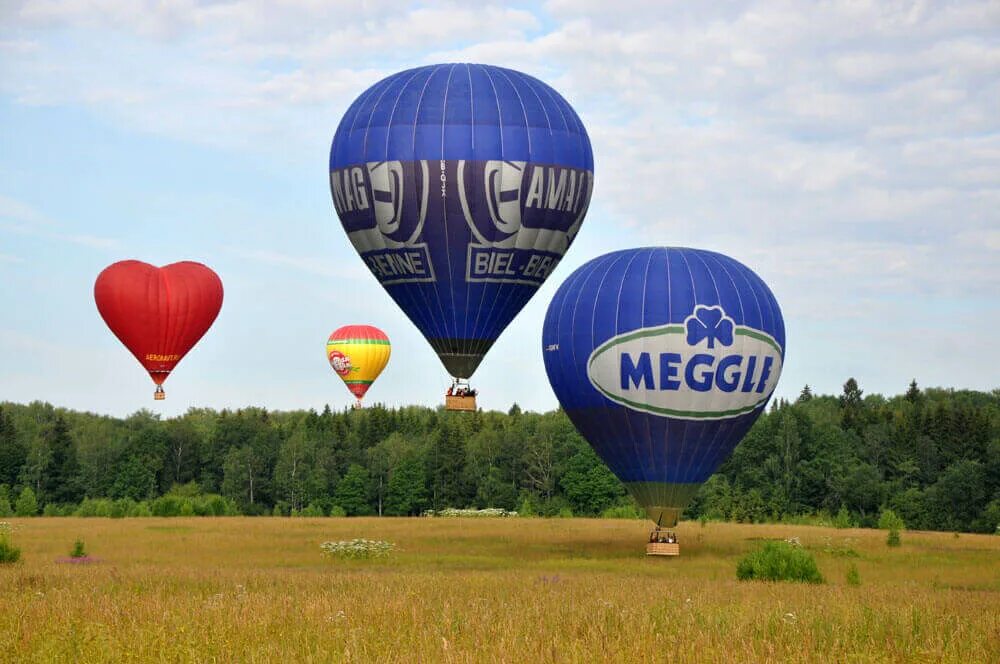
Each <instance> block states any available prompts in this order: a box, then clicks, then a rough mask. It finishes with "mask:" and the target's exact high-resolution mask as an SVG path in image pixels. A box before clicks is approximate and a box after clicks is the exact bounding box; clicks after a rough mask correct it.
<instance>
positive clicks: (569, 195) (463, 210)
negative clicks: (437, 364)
mask: <svg viewBox="0 0 1000 664" xmlns="http://www.w3.org/2000/svg"><path fill="white" fill-rule="evenodd" d="M593 171H594V160H593V154H592V152H591V148H590V140H589V139H588V138H587V132H586V130H585V129H584V128H583V123H581V122H580V118H579V117H577V114H576V113H575V112H574V111H573V109H572V108H571V107H570V105H569V104H568V103H566V100H565V99H563V98H562V97H561V96H560V95H559V93H557V92H556V91H555V90H553V89H552V88H550V87H549V86H548V85H546V84H544V83H542V82H541V81H539V80H537V79H535V78H532V77H531V76H527V75H525V74H522V73H520V72H516V71H513V70H510V69H504V68H501V67H493V66H489V65H477V64H443V65H432V66H428V67H418V68H416V69H410V70H407V71H403V72H400V73H398V74H394V75H392V76H390V77H388V78H386V79H383V80H382V81H379V82H378V83H376V84H375V85H373V86H372V87H371V88H369V89H368V90H366V91H365V92H364V93H362V94H361V96H360V97H358V98H357V100H355V101H354V103H353V104H352V105H351V106H350V108H348V110H347V113H346V114H345V115H344V117H343V119H342V120H341V121H340V125H339V126H338V127H337V133H336V134H335V135H334V138H333V145H332V147H331V149H330V189H331V192H332V194H333V203H334V207H336V209H337V214H338V215H339V217H340V220H341V223H342V224H343V226H344V230H345V231H346V232H347V235H348V237H349V238H350V240H351V243H352V244H353V245H354V247H355V249H356V250H357V251H358V253H359V254H360V255H361V257H362V259H363V260H364V262H365V264H366V265H367V266H368V268H369V269H370V270H371V272H372V274H374V275H375V277H376V278H377V279H378V280H379V282H380V283H381V284H382V286H383V287H384V288H385V289H386V290H387V291H388V292H389V295H391V296H392V298H393V299H394V300H395V301H396V304H398V305H399V307H400V308H401V309H402V310H403V311H404V312H405V313H406V315H407V316H409V318H410V320H412V321H413V323H414V324H415V325H416V326H417V327H418V328H419V329H420V331H421V332H422V333H423V335H424V336H425V337H426V338H427V340H428V341H429V342H430V344H431V346H432V347H433V348H434V350H435V351H436V352H437V354H438V356H439V357H440V358H441V361H442V362H443V363H444V366H445V368H446V369H447V370H448V372H449V373H450V374H451V375H452V376H455V377H458V378H468V377H469V376H471V375H472V373H473V372H474V371H475V370H476V367H477V366H479V363H480V361H482V359H483V356H484V355H485V354H486V352H487V351H488V350H489V349H490V347H491V346H492V345H493V342H494V341H496V339H497V337H498V336H499V335H500V333H501V332H502V331H503V330H504V328H505V327H507V325H508V324H509V323H510V322H511V320H512V319H513V318H514V316H516V315H517V313H518V312H519V311H520V310H521V308H522V307H524V305H525V303H527V301H528V300H529V299H530V298H531V296H532V295H534V294H535V291H537V290H538V287H539V286H540V285H541V284H542V282H544V281H545V279H546V278H547V277H548V276H549V274H551V273H552V271H553V270H554V269H555V267H556V265H558V263H559V261H560V259H561V258H562V256H563V254H564V253H565V252H566V250H567V249H568V248H569V245H570V244H571V243H572V242H573V239H574V238H575V237H576V234H577V232H578V231H579V230H580V224H581V223H582V222H583V218H584V215H585V214H586V212H587V206H588V204H589V203H590V194H591V191H592V189H593Z"/></svg>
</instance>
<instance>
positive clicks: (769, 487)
mask: <svg viewBox="0 0 1000 664" xmlns="http://www.w3.org/2000/svg"><path fill="white" fill-rule="evenodd" d="M97 499H101V500H105V499H106V500H105V502H103V503H101V502H95V501H97ZM102 504H103V505H114V504H117V505H119V508H118V509H119V512H120V513H119V514H117V515H124V514H125V513H127V514H164V515H169V514H173V513H178V512H179V513H199V514H201V513H208V514H234V513H240V514H246V515H260V514H281V515H298V514H306V515H325V514H346V515H376V514H377V515H417V514H420V513H422V512H423V511H424V510H427V509H443V508H446V507H478V508H485V507H501V508H504V509H508V510H517V511H519V512H520V513H522V514H527V515H532V514H536V515H541V516H560V515H561V516H569V515H576V516H618V517H629V516H631V517H639V516H640V510H639V509H638V508H637V506H636V505H635V504H634V502H633V501H632V500H631V499H630V498H629V497H628V496H627V494H626V492H625V489H624V487H623V486H622V484H621V483H620V482H619V481H618V480H617V478H615V476H614V475H612V474H611V472H610V471H609V470H608V469H607V468H606V467H605V465H604V464H603V463H602V462H601V461H600V459H599V458H598V457H597V456H596V455H595V454H594V452H593V451H592V450H591V449H590V447H589V446H588V445H587V443H586V442H585V441H584V440H583V439H582V438H581V437H580V435H579V434H578V433H577V432H576V430H575V429H574V428H573V426H572V424H571V423H570V421H569V419H568V418H567V417H566V415H565V414H564V413H563V412H562V411H553V412H548V413H533V412H523V411H522V410H521V409H520V408H519V407H518V406H517V405H514V406H513V407H512V408H511V409H510V411H509V412H507V413H502V412H495V411H491V412H475V413H449V412H445V411H443V410H441V409H431V408H426V407H419V406H407V407H402V408H385V407H383V406H380V405H375V406H372V407H370V408H366V409H364V410H344V411H333V410H331V409H330V408H329V407H326V408H325V409H324V410H323V411H321V412H317V411H315V410H308V411H302V410H299V411H288V412H270V411H267V410H265V409H262V408H244V409H239V410H222V411H216V410H212V409H206V408H192V409H190V410H189V411H188V412H187V413H185V414H184V415H182V416H180V417H174V418H168V419H161V418H160V417H159V416H158V415H156V414H154V413H152V412H149V411H147V410H141V411H139V412H136V413H134V414H133V415H130V416H129V417H126V418H116V417H110V416H104V415H96V414H92V413H82V412H76V411H72V410H67V409H63V408H57V407H54V406H52V405H50V404H47V403H42V402H33V403H30V404H16V403H9V402H5V403H2V404H0V516H5V515H8V514H10V513H20V514H36V513H44V514H73V513H77V514H81V513H82V514H88V510H89V511H90V512H89V513H93V512H94V510H95V509H96V508H95V505H102ZM185 505H187V507H184V506H185ZM886 508H891V509H892V510H894V511H895V512H896V513H897V514H898V515H900V516H901V517H902V518H903V520H904V521H905V523H906V525H907V527H910V528H919V529H939V530H963V531H978V532H996V530H997V528H998V526H1000V390H994V391H992V392H990V393H984V392H976V391H969V390H946V389H926V390H921V389H919V388H918V387H917V385H916V383H915V382H914V383H912V384H911V385H910V388H909V390H908V391H907V392H906V393H905V394H901V395H898V396H895V397H891V398H886V397H883V396H881V395H867V396H866V395H864V394H863V392H862V390H861V389H860V388H859V386H858V384H857V382H856V381H855V380H854V379H853V378H852V379H850V380H848V381H847V383H845V385H844V389H843V393H842V394H840V395H837V396H819V395H814V394H813V393H812V391H811V390H810V388H809V387H808V386H806V387H805V388H804V389H803V390H802V393H801V394H800V396H799V397H798V398H797V399H796V400H795V401H793V402H790V401H786V400H778V401H775V402H773V403H772V405H771V407H770V409H769V410H768V412H766V413H764V414H763V415H762V416H761V418H760V419H759V420H758V421H757V423H756V424H755V425H754V427H753V428H752V429H751V431H750V432H749V433H748V434H747V436H746V438H745V439H744V440H743V441H742V442H741V443H740V445H739V446H738V447H737V448H736V450H735V452H734V454H733V455H732V457H731V458H730V459H729V460H728V461H727V462H726V463H725V464H724V465H723V466H722V467H721V468H720V469H719V471H718V472H717V473H716V474H715V475H713V476H712V477H711V479H710V480H709V481H708V482H707V483H706V484H705V485H704V486H703V487H702V490H701V492H700V494H699V495H698V497H697V498H696V499H695V501H694V503H693V504H692V505H691V506H690V508H689V509H688V510H687V512H686V516H687V517H688V518H706V519H722V520H736V521H747V522H758V521H772V520H797V519H815V520H820V521H822V520H824V519H827V520H834V521H837V520H839V522H841V524H842V525H843V524H845V523H850V524H857V525H862V526H873V525H875V523H876V522H877V519H878V516H879V513H880V511H882V510H883V509H886ZM109 509H110V508H109ZM185 509H186V510H187V511H185ZM97 513H98V514H101V512H100V511H98V512H97ZM106 515H107V514H106ZM832 515H836V516H832Z"/></svg>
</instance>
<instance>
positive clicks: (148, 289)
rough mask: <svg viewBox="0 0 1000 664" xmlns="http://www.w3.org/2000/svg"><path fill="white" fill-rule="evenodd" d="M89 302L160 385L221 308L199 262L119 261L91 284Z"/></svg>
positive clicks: (217, 285)
mask: <svg viewBox="0 0 1000 664" xmlns="http://www.w3.org/2000/svg"><path fill="white" fill-rule="evenodd" d="M94 301H95V302H96V303H97V310H98V311H99V312H100V314H101V317H102V318H103V319H104V322H105V323H107V324H108V327H109V328H111V331H112V332H114V334H115V336H116V337H118V339H120V340H121V342H122V343H123V344H125V346H126V347H127V348H128V349H129V350H130V351H131V352H132V354H133V355H135V358H136V359H137V360H139V363H140V364H141V365H142V366H143V368H144V369H145V370H146V371H148V372H149V375H150V377H151V378H152V379H153V382H154V383H156V392H154V394H153V398H154V399H158V400H159V399H163V398H164V397H165V396H166V395H165V394H164V392H163V381H165V380H166V379H167V376H169V375H170V372H171V371H173V369H174V367H176V366H177V363H178V362H180V361H181V358H183V357H184V356H185V355H187V353H188V351H189V350H191V348H192V347H193V346H194V345H195V344H196V343H198V340H199V339H201V338H202V336H204V334H205V332H207V331H208V328H209V327H211V326H212V323H213V322H215V318H216V316H218V315H219V310H220V309H221V308H222V281H221V280H220V279H219V276H218V275H217V274H215V272H213V271H212V270H210V269H209V268H207V267H205V266H204V265H202V264H201V263H193V262H191V261H183V262H180V263H173V264H171V265H167V266H164V267H155V266H153V265H149V264H148V263H143V262H141V261H134V260H129V261H121V262H119V263H115V264H113V265H110V266H108V267H107V268H105V269H104V270H103V271H102V272H101V273H100V274H99V275H98V276H97V281H96V282H95V283H94Z"/></svg>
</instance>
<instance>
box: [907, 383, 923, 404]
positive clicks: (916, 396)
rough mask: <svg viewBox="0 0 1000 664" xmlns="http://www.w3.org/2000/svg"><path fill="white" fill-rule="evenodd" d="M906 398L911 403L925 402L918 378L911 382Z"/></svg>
mask: <svg viewBox="0 0 1000 664" xmlns="http://www.w3.org/2000/svg"><path fill="white" fill-rule="evenodd" d="M904 398H905V399H906V400H907V401H909V402H910V403H920V402H921V401H922V400H923V398H924V395H923V394H922V393H921V392H920V388H919V387H917V379H916V378H914V379H913V380H911V381H910V389H908V390H906V395H905V396H904Z"/></svg>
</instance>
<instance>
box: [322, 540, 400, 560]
mask: <svg viewBox="0 0 1000 664" xmlns="http://www.w3.org/2000/svg"><path fill="white" fill-rule="evenodd" d="M319 548H320V549H322V550H323V554H324V555H327V556H330V557H331V558H340V559H342V560H369V559H372V558H387V557H388V556H389V553H390V552H391V551H392V550H393V549H394V548H396V545H395V544H393V543H392V542H383V541H381V540H368V539H352V540H342V541H339V542H323V543H322V544H320V545H319Z"/></svg>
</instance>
